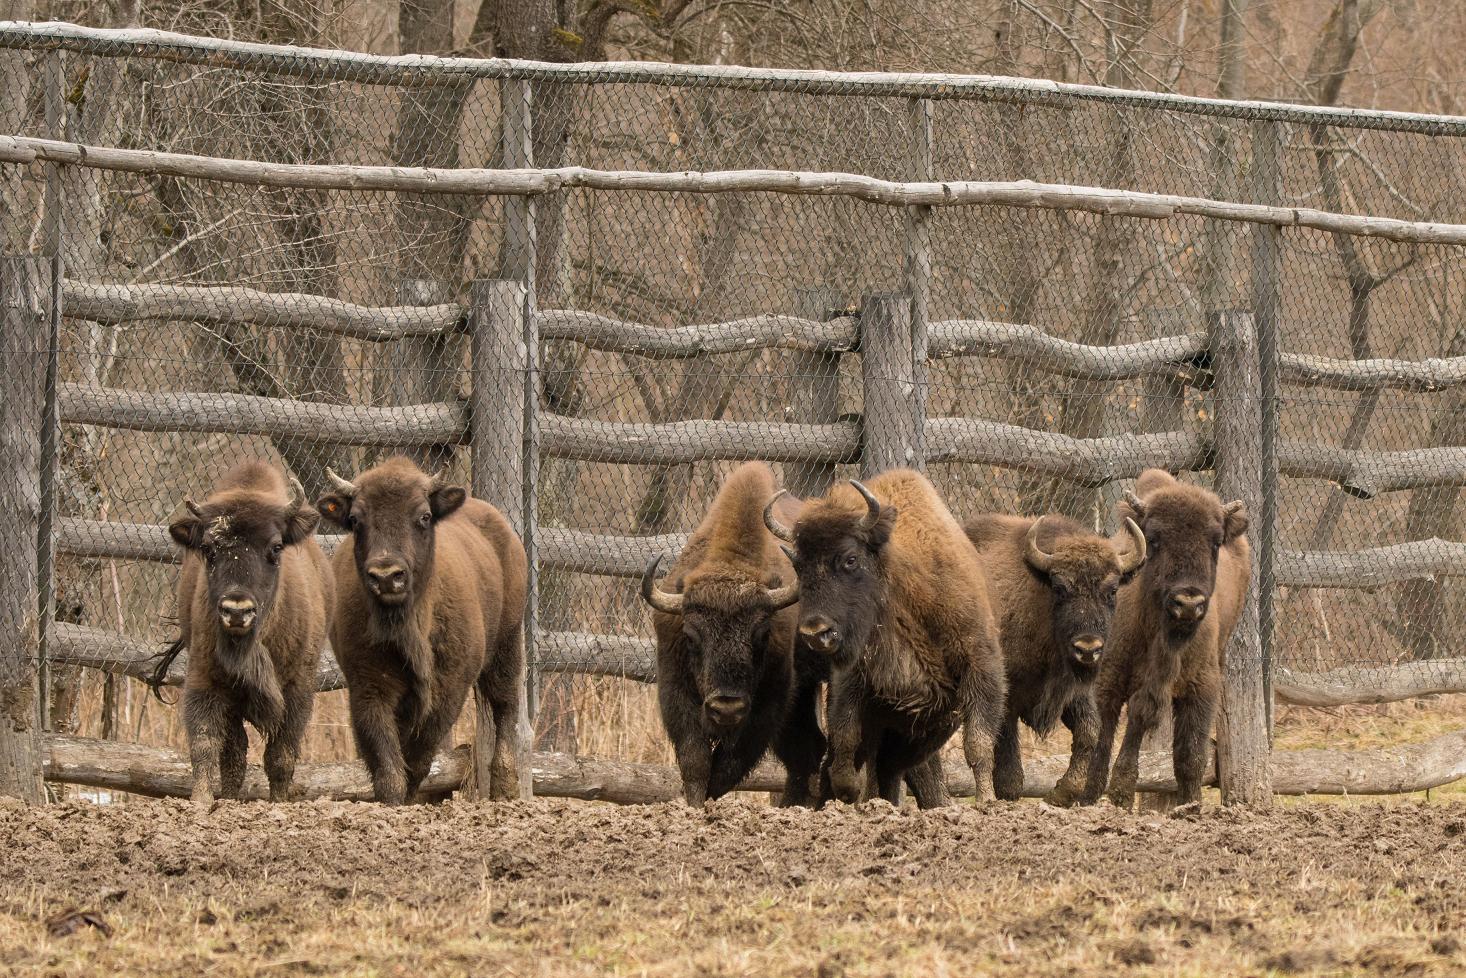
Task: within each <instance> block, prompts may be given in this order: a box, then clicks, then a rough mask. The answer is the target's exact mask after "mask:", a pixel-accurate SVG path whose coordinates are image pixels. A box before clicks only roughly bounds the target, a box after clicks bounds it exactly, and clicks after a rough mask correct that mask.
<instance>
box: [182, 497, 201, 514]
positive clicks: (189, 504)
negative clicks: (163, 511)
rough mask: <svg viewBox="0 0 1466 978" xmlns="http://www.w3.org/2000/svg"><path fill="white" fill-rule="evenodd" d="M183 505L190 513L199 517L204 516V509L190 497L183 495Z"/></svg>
mask: <svg viewBox="0 0 1466 978" xmlns="http://www.w3.org/2000/svg"><path fill="white" fill-rule="evenodd" d="M183 505H184V506H185V507H186V508H187V509H188V511H189V512H190V513H192V514H193V515H195V516H197V517H198V518H199V519H203V518H204V511H203V510H202V509H200V508H199V504H198V503H196V502H194V501H193V500H192V499H189V498H188V497H187V496H184V497H183Z"/></svg>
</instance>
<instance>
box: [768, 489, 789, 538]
mask: <svg viewBox="0 0 1466 978" xmlns="http://www.w3.org/2000/svg"><path fill="white" fill-rule="evenodd" d="M788 494H789V490H788V489H780V490H779V491H778V492H776V493H774V498H773V499H770V500H769V504H768V505H767V506H765V507H764V526H766V527H768V528H769V532H770V533H772V534H773V535H774V536H776V537H778V538H779V539H780V540H783V541H784V542H785V543H793V542H794V531H793V530H791V529H789V527H787V526H785V525H784V524H783V523H780V522H779V518H778V517H777V516H775V515H774V504H775V503H777V502H778V501H779V497H780V496H787V495H788Z"/></svg>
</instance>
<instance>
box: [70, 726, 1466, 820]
mask: <svg viewBox="0 0 1466 978" xmlns="http://www.w3.org/2000/svg"><path fill="white" fill-rule="evenodd" d="M44 747H45V754H46V763H45V771H46V779H47V780H49V781H55V782H60V783H64V784H80V785H89V786H91V787H96V788H105V789H108V790H112V791H128V792H133V793H136V794H142V795H152V796H155V797H176V798H183V797H187V796H188V794H189V790H190V781H191V775H190V771H189V763H188V759H187V758H186V757H185V756H184V755H183V754H181V753H179V752H177V751H173V750H169V749H167V748H161V747H144V746H141V745H138V744H120V743H117V742H116V741H108V740H90V739H86V738H81V737H63V736H57V735H51V736H48V737H47V738H46V739H45V743H44ZM533 758H534V793H535V794H536V795H539V796H541V797H548V798H582V799H588V800H598V801H609V802H617V803H620V804H652V803H656V802H665V801H672V800H674V799H676V798H678V797H680V796H681V783H680V779H679V778H678V775H677V772H676V770H675V769H673V768H670V767H663V766H661V765H657V764H635V763H630V762H626V761H608V760H600V759H597V758H591V757H573V756H570V755H566V754H549V753H539V752H537V753H535V754H534V755H533ZM1067 762H1068V758H1066V757H1064V756H1062V755H1058V756H1053V757H1037V758H1032V759H1031V760H1029V761H1026V762H1025V763H1024V775H1025V777H1024V782H1023V795H1024V796H1025V797H1029V798H1033V797H1041V796H1042V795H1044V794H1046V793H1047V792H1048V791H1049V790H1050V789H1052V788H1053V786H1054V783H1055V782H1056V781H1057V780H1058V778H1059V776H1060V775H1061V774H1062V773H1063V771H1064V767H1065V765H1066V764H1067ZM468 763H469V761H468V749H467V748H465V747H459V748H456V749H455V750H452V751H450V752H448V753H445V754H439V755H438V757H437V758H436V759H435V760H434V762H433V767H432V770H431V772H430V773H429V774H428V777H427V780H426V781H424V783H423V792H424V794H428V795H441V794H444V793H446V792H449V791H452V790H454V789H456V788H457V787H458V786H459V785H461V784H462V783H463V778H464V777H465V775H466V774H467V773H468ZM946 775H947V784H948V789H949V790H950V791H951V793H952V794H953V795H954V796H957V797H964V796H970V795H971V794H972V772H971V771H970V770H968V769H967V768H966V767H965V766H964V765H962V764H960V763H958V762H956V761H955V760H954V761H951V762H949V763H948V765H947V768H946ZM1462 778H1466V731H1457V732H1455V733H1448V734H1443V735H1441V736H1439V737H1435V738H1433V739H1431V740H1427V741H1423V742H1420V743H1414V744H1405V745H1402V746H1399V747H1392V748H1384V749H1379V750H1361V751H1330V750H1298V751H1278V752H1276V753H1274V754H1273V790H1274V792H1275V793H1277V794H1282V795H1310V794H1318V795H1391V794H1404V793H1407V792H1412V791H1424V790H1426V789H1428V788H1437V787H1440V786H1441V785H1444V784H1450V783H1452V782H1454V781H1459V780H1461V779H1462ZM783 781H784V777H783V772H782V770H781V769H780V767H779V765H778V764H776V763H774V762H773V761H768V760H766V761H764V762H763V763H761V764H760V765H759V766H758V767H757V768H755V769H754V770H753V772H752V773H751V774H750V775H749V776H748V778H746V779H745V780H744V782H743V783H742V784H741V785H740V786H739V789H740V790H742V791H756V792H769V791H778V790H781V789H782V787H783ZM1215 781H1216V772H1215V768H1214V767H1212V766H1209V767H1208V770H1207V774H1206V783H1207V784H1214V783H1215ZM295 782H296V785H297V786H298V787H299V788H300V790H301V791H302V793H303V794H304V796H305V797H306V798H334V799H340V800H354V801H362V800H368V799H370V798H371V782H370V780H369V779H368V778H367V775H366V770H365V769H364V768H362V767H361V766H360V765H357V764H340V763H337V764H302V765H300V766H299V767H297V768H296V772H295ZM1139 788H1140V790H1142V791H1151V792H1155V791H1174V790H1175V788H1176V782H1175V778H1174V776H1173V773H1172V765H1171V757H1170V755H1169V754H1167V753H1164V752H1143V753H1142V754H1141V755H1140V780H1139ZM244 794H245V797H247V798H250V799H260V798H264V797H267V795H268V786H267V785H266V783H265V779H264V772H263V771H261V770H260V769H259V768H258V767H257V766H255V765H251V766H250V769H249V772H248V774H247V775H246V777H245V784H244Z"/></svg>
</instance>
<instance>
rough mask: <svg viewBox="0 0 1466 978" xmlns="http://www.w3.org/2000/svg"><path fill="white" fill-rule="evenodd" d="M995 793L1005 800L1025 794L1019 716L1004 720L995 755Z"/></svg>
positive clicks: (1016, 798) (1011, 799)
mask: <svg viewBox="0 0 1466 978" xmlns="http://www.w3.org/2000/svg"><path fill="white" fill-rule="evenodd" d="M993 793H994V794H996V795H997V796H998V797H999V798H1001V799H1002V800H1003V801H1017V800H1018V799H1019V797H1020V796H1022V794H1023V755H1022V754H1021V753H1019V750H1018V718H1017V717H1016V716H1010V717H1007V718H1005V719H1004V720H1003V729H1002V730H1001V731H999V733H998V743H997V746H996V748H995V749H994V756H993Z"/></svg>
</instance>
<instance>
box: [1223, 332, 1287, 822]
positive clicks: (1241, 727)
mask: <svg viewBox="0 0 1466 978" xmlns="http://www.w3.org/2000/svg"><path fill="white" fill-rule="evenodd" d="M1211 335H1212V343H1211V347H1212V353H1213V356H1214V358H1215V363H1216V378H1217V379H1216V395H1217V396H1216V403H1217V409H1216V421H1215V445H1216V457H1217V468H1216V472H1217V479H1216V488H1217V494H1218V495H1220V496H1221V497H1222V499H1223V500H1224V501H1227V502H1230V501H1231V500H1234V499H1240V500H1242V502H1243V503H1244V504H1246V506H1247V511H1248V513H1249V514H1252V513H1258V512H1260V511H1261V510H1262V506H1263V499H1262V492H1263V489H1262V475H1263V441H1262V399H1261V398H1260V397H1259V396H1258V389H1259V387H1260V385H1261V383H1262V381H1261V377H1260V376H1259V374H1260V363H1259V360H1258V355H1257V328H1256V322H1255V320H1254V319H1253V317H1252V315H1251V313H1246V312H1224V313H1220V314H1218V315H1217V316H1216V317H1214V319H1213V321H1212V328H1211ZM1260 549H1261V548H1257V547H1255V548H1253V549H1252V551H1251V553H1252V575H1251V577H1250V578H1249V583H1248V594H1247V600H1246V603H1245V605H1244V606H1243V609H1242V616H1241V617H1240V618H1239V619H1238V621H1237V627H1236V629H1235V631H1233V633H1232V639H1231V641H1230V642H1229V643H1228V645H1227V648H1226V649H1225V650H1224V653H1223V665H1222V708H1221V711H1220V712H1219V714H1218V717H1217V781H1218V784H1219V786H1220V787H1221V789H1222V802H1223V803H1224V804H1244V805H1255V806H1259V807H1266V806H1268V805H1270V804H1271V803H1272V797H1273V788H1272V773H1271V765H1270V761H1269V757H1268V730H1267V706H1266V703H1265V701H1264V689H1263V662H1262V636H1261V633H1260V629H1259V611H1260V609H1259V606H1258V605H1259V602H1258V595H1259V592H1260V591H1261V589H1262V586H1263V584H1264V582H1263V581H1262V580H1260V577H1261V575H1260V573H1259V571H1258V563H1259V561H1258V555H1259V550H1260Z"/></svg>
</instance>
